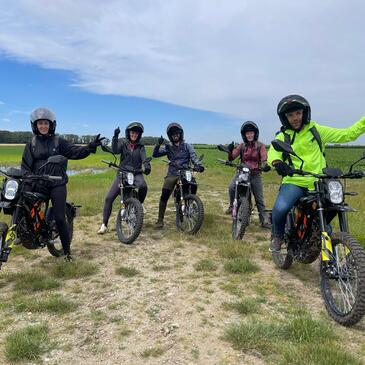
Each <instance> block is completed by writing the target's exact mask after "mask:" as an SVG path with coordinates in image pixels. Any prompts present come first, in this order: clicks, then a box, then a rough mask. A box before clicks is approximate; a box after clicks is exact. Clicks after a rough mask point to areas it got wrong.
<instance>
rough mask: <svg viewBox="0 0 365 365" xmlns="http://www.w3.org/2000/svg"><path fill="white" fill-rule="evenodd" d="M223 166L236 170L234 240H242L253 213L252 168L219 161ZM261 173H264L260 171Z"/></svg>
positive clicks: (233, 207) (233, 210)
mask: <svg viewBox="0 0 365 365" xmlns="http://www.w3.org/2000/svg"><path fill="white" fill-rule="evenodd" d="M218 161H219V162H220V163H222V164H223V165H227V166H230V167H234V168H235V169H236V180H235V191H234V200H233V206H232V238H233V239H234V240H241V239H242V237H243V235H244V234H245V231H246V228H247V227H248V225H249V224H250V218H251V213H252V189H251V183H250V178H251V168H250V167H249V166H248V165H247V164H245V163H239V164H235V163H233V162H231V161H226V160H222V159H218ZM260 171H263V170H262V169H260Z"/></svg>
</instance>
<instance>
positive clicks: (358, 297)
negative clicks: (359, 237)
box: [321, 232, 365, 326]
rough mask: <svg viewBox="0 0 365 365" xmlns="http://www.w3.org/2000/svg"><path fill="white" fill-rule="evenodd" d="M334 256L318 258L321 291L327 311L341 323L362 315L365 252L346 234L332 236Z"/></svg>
mask: <svg viewBox="0 0 365 365" xmlns="http://www.w3.org/2000/svg"><path fill="white" fill-rule="evenodd" d="M332 247H333V255H331V256H332V257H331V261H330V262H329V264H328V265H327V267H325V266H324V264H325V263H324V262H323V261H321V265H322V266H321V293H322V297H323V300H324V303H325V306H326V309H327V312H328V314H329V315H330V316H331V317H332V318H333V319H334V320H335V321H336V322H338V323H340V324H341V325H343V326H351V325H354V324H355V323H357V322H359V321H360V320H361V318H362V317H363V315H364V314H365V251H364V249H363V248H362V247H361V246H360V245H359V243H358V242H357V241H356V240H355V239H354V238H353V237H352V236H351V235H350V234H348V233H345V232H338V233H335V234H333V236H332Z"/></svg>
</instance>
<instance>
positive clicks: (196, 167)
mask: <svg viewBox="0 0 365 365" xmlns="http://www.w3.org/2000/svg"><path fill="white" fill-rule="evenodd" d="M195 170H196V171H198V172H204V170H205V168H204V166H203V165H196V166H195Z"/></svg>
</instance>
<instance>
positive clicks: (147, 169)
mask: <svg viewBox="0 0 365 365" xmlns="http://www.w3.org/2000/svg"><path fill="white" fill-rule="evenodd" d="M144 173H145V175H149V174H150V173H151V166H150V165H145V167H144Z"/></svg>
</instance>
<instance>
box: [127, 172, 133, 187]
mask: <svg viewBox="0 0 365 365" xmlns="http://www.w3.org/2000/svg"><path fill="white" fill-rule="evenodd" d="M127 182H128V184H129V185H133V183H134V175H133V174H132V173H131V172H128V173H127Z"/></svg>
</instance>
